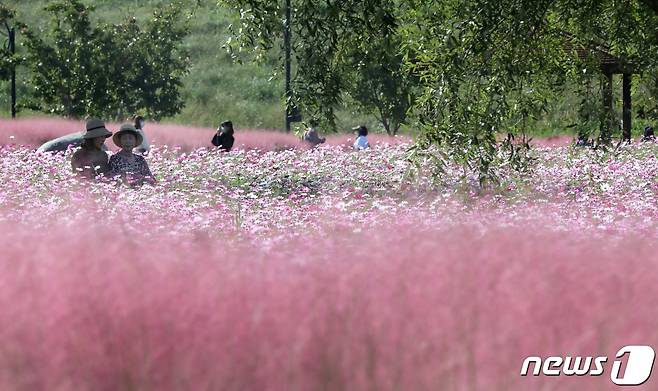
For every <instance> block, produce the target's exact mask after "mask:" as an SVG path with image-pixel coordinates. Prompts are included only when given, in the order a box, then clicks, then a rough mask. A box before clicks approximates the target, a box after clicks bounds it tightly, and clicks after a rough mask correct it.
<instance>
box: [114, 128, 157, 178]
mask: <svg viewBox="0 0 658 391" xmlns="http://www.w3.org/2000/svg"><path fill="white" fill-rule="evenodd" d="M112 141H114V144H115V145H116V146H117V147H119V148H121V150H120V151H119V152H117V153H115V154H114V155H112V157H110V176H112V177H116V176H120V177H121V179H122V180H123V181H124V183H126V184H128V185H131V186H141V185H143V184H144V182H147V183H150V184H151V185H154V184H155V178H153V175H152V174H151V170H150V169H149V166H148V164H147V163H146V159H144V157H143V156H142V155H137V154H135V153H133V149H134V148H135V147H137V146H138V145H140V144H141V143H142V141H144V140H142V135H141V134H140V133H139V132H138V131H137V129H135V127H134V126H132V125H130V124H125V125H121V129H120V130H119V131H118V132H116V133H115V134H114V136H112Z"/></svg>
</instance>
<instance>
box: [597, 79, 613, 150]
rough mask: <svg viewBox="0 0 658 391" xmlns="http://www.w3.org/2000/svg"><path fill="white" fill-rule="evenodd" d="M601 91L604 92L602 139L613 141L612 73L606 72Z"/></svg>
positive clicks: (602, 141)
mask: <svg viewBox="0 0 658 391" xmlns="http://www.w3.org/2000/svg"><path fill="white" fill-rule="evenodd" d="M604 76H605V78H604V79H603V86H602V88H601V92H602V94H603V113H601V125H600V130H601V132H600V133H601V134H600V140H601V143H603V144H610V142H611V141H612V129H613V126H614V115H613V111H612V73H606V74H605V75H604Z"/></svg>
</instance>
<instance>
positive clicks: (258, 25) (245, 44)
mask: <svg viewBox="0 0 658 391" xmlns="http://www.w3.org/2000/svg"><path fill="white" fill-rule="evenodd" d="M219 2H220V4H222V5H226V6H229V7H232V8H234V9H236V10H240V28H239V29H233V30H234V33H235V37H231V40H230V42H229V45H228V46H229V49H230V50H231V51H232V52H233V53H239V52H243V51H250V52H255V53H256V56H257V57H258V58H262V57H263V53H265V52H268V51H272V50H276V49H277V43H279V41H280V37H281V36H282V35H283V23H284V14H285V13H284V10H283V9H282V4H281V2H280V1H276V0H268V1H252V0H220V1H219ZM292 3H293V6H292V8H293V10H292V21H293V23H292V36H293V39H294V45H293V53H294V58H295V63H296V74H295V76H294V80H293V97H292V99H293V103H294V105H295V106H297V107H299V108H300V109H302V110H303V111H305V112H306V113H307V114H309V115H310V116H311V117H315V118H319V119H321V120H322V122H323V125H324V126H328V127H329V128H334V129H335V110H336V109H337V108H339V107H341V106H342V105H343V103H344V102H343V97H344V96H346V95H347V96H349V97H351V98H352V99H353V100H354V101H355V102H356V103H357V104H358V105H359V107H360V108H361V109H364V110H367V111H371V112H374V113H376V115H377V117H378V118H379V120H380V121H381V122H382V124H383V125H384V127H385V128H386V129H387V131H388V132H389V133H391V134H394V133H395V132H397V129H399V126H400V123H402V122H404V120H405V119H406V112H407V108H408V107H409V105H410V104H409V101H410V98H411V97H412V94H411V88H410V82H411V81H412V80H411V79H407V78H406V77H405V74H404V72H403V70H402V57H401V56H400V55H399V53H398V51H397V50H396V48H395V28H396V19H395V16H394V15H393V12H394V10H395V8H396V3H397V2H396V1H392V0H370V1H366V2H364V1H358V0H345V1H325V0H322V1H301V0H300V1H293V2H292ZM233 38H237V39H235V40H234V39H233Z"/></svg>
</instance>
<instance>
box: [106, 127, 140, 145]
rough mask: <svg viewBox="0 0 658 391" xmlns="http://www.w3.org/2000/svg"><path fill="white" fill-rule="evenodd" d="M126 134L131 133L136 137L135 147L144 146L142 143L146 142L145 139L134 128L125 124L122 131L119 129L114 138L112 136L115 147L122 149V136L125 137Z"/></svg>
mask: <svg viewBox="0 0 658 391" xmlns="http://www.w3.org/2000/svg"><path fill="white" fill-rule="evenodd" d="M126 133H131V134H133V135H134V136H135V139H136V141H135V147H137V146H139V145H141V144H142V141H144V137H142V135H141V134H140V133H139V132H138V131H137V129H135V127H134V126H132V125H131V124H123V125H121V129H119V131H118V132H116V133H114V136H112V141H114V145H116V146H117V147H119V148H121V135H124V134H126Z"/></svg>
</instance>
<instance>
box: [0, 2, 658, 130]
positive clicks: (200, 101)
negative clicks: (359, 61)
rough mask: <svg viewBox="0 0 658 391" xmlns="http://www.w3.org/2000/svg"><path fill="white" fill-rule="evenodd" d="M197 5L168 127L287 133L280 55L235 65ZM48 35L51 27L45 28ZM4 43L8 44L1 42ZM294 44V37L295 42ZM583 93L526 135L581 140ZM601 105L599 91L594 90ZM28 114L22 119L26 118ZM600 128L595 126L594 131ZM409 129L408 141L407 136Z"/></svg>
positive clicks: (212, 10) (346, 122)
mask: <svg viewBox="0 0 658 391" xmlns="http://www.w3.org/2000/svg"><path fill="white" fill-rule="evenodd" d="M83 1H84V3H85V4H87V5H92V6H94V7H95V8H96V10H95V11H94V14H93V16H92V19H94V18H96V19H99V18H100V19H102V20H104V21H106V22H116V23H118V22H120V21H121V20H123V19H124V18H126V17H128V16H133V15H134V16H135V17H136V18H137V19H138V21H139V20H142V21H143V20H145V19H146V18H147V17H148V16H149V15H150V14H151V13H152V12H153V10H154V9H155V8H156V7H159V6H161V5H162V4H164V3H167V2H166V1H162V0H112V1H104V0H83ZM0 2H1V3H3V4H5V5H8V6H10V7H12V8H15V9H16V11H17V18H18V19H19V20H21V21H22V22H25V23H26V24H28V25H29V26H30V27H32V28H39V27H41V25H42V24H43V21H44V20H45V19H44V18H45V11H43V7H44V6H45V5H46V4H47V3H48V1H47V0H4V1H3V0H0ZM190 3H191V4H193V3H196V4H198V7H199V8H198V10H197V12H196V14H195V16H194V18H193V20H192V23H191V34H190V35H189V37H188V38H187V39H186V42H185V48H186V49H187V50H188V51H189V52H190V55H191V62H192V67H191V69H190V73H189V74H188V75H187V76H186V77H185V78H184V80H183V83H184V84H183V90H182V95H183V98H184V100H185V107H184V109H183V111H182V112H181V114H179V115H177V116H175V117H173V118H165V120H166V121H169V122H177V123H184V124H191V125H199V126H216V125H217V124H218V123H219V122H220V121H221V120H224V119H232V120H233V121H234V122H235V123H237V124H239V125H240V126H243V127H255V128H277V129H280V128H282V127H283V101H282V94H283V79H282V74H283V67H282V64H280V63H279V61H278V60H277V55H276V54H271V53H270V54H268V55H267V56H268V57H267V58H266V59H265V61H264V62H263V63H258V64H257V63H255V62H245V63H243V64H235V63H233V61H232V60H231V57H230V55H229V54H228V53H227V52H226V50H225V49H223V48H222V46H223V45H224V43H225V42H226V40H227V39H228V37H229V35H230V32H229V29H228V27H229V25H230V24H231V23H235V22H237V20H236V18H237V16H238V15H237V14H236V11H235V10H229V9H226V8H222V7H219V6H217V1H216V0H198V1H195V0H190ZM43 27H45V26H43ZM0 38H2V37H0ZM293 38H294V37H293ZM20 44H21V36H20V35H19V36H18V49H19V54H20V51H21V50H22V48H21V46H20ZM26 71H27V70H26V69H25V68H24V67H22V68H20V69H19V75H18V77H19V79H18V88H19V92H18V95H19V99H20V97H22V96H26V95H27V94H28V93H29V87H28V86H26V85H25V83H24V82H25V80H26V75H25V72H26ZM657 86H658V82H656V80H655V78H653V77H648V78H647V77H645V78H644V80H643V81H641V82H640V80H638V79H637V78H636V80H635V81H634V87H633V94H634V112H637V109H639V108H640V107H642V106H643V100H646V101H648V102H647V105H645V106H647V107H656V105H655V104H654V103H655V102H653V101H652V100H653V98H651V97H650V96H656V94H648V93H647V92H649V91H654V90H657V89H658V87H657ZM582 89H583V87H582V86H576V85H574V86H573V89H572V91H568V90H567V91H565V92H564V93H563V94H561V95H559V96H555V97H551V99H549V100H547V101H546V103H545V107H544V110H543V111H544V112H543V114H542V116H541V117H540V118H539V120H537V121H534V122H533V123H532V125H531V126H530V127H529V128H528V129H527V132H528V134H530V135H533V136H548V135H552V134H564V133H567V134H575V133H576V131H577V127H570V125H574V124H579V126H580V125H586V126H589V125H587V124H583V123H582V120H581V116H580V115H579V112H578V108H579V107H580V106H581V105H580V101H581V99H582V97H581V96H579V95H578V92H579V91H580V92H581V93H582ZM593 94H594V96H593V98H596V94H597V92H596V89H594V93H593ZM8 96H9V87H8V83H7V82H5V81H0V116H7V115H8V113H9V109H8V108H9V103H8ZM614 99H615V109H616V112H617V113H618V114H619V115H620V112H621V102H620V99H621V85H620V80H619V78H617V79H616V80H615V90H614ZM28 114H30V113H27V112H23V113H21V114H20V115H28ZM646 121H647V120H638V118H637V116H636V115H634V133H635V135H637V134H639V133H640V132H641V129H642V127H643V126H644V124H645V123H646ZM362 122H363V123H367V124H368V125H370V127H371V128H373V129H375V130H380V131H383V129H382V128H381V126H379V125H378V124H377V122H378V121H377V120H376V119H375V116H374V115H372V114H363V113H359V112H358V109H357V105H355V104H354V102H351V101H350V100H348V99H345V100H344V108H343V109H342V110H339V111H338V112H337V127H338V129H339V130H347V129H349V128H351V127H352V126H354V125H355V124H358V123H362ZM595 122H596V121H594V122H593V123H592V124H591V126H592V127H593V128H594V127H596V126H597V125H596V123H595ZM408 131H409V130H408V128H405V127H403V128H402V133H408Z"/></svg>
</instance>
